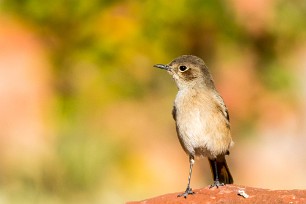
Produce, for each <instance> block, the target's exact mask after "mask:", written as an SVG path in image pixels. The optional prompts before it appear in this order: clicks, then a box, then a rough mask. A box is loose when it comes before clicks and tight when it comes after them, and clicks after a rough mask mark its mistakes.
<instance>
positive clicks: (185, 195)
mask: <svg viewBox="0 0 306 204" xmlns="http://www.w3.org/2000/svg"><path fill="white" fill-rule="evenodd" d="M189 163H190V168H189V176H188V184H187V188H186V190H185V192H184V193H182V194H179V195H177V197H181V196H184V198H186V197H187V196H188V195H189V194H194V192H193V191H192V188H190V180H191V174H192V167H193V164H194V157H193V156H190V157H189Z"/></svg>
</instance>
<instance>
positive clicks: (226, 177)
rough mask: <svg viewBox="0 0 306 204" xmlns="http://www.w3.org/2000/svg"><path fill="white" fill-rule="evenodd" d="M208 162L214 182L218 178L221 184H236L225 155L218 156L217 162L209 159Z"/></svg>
mask: <svg viewBox="0 0 306 204" xmlns="http://www.w3.org/2000/svg"><path fill="white" fill-rule="evenodd" d="M208 161H209V164H210V169H211V172H212V174H213V177H214V181H216V178H218V179H219V181H220V183H224V184H232V183H234V179H233V177H232V175H231V172H230V170H229V168H228V166H227V163H226V160H225V155H221V156H218V157H217V159H215V160H211V159H208Z"/></svg>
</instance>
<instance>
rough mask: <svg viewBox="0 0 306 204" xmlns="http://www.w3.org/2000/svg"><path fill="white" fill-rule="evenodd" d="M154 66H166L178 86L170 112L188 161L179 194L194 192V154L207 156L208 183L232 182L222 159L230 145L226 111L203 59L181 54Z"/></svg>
mask: <svg viewBox="0 0 306 204" xmlns="http://www.w3.org/2000/svg"><path fill="white" fill-rule="evenodd" d="M154 67H157V68H160V69H164V70H167V71H168V73H169V74H170V75H172V77H173V79H174V81H175V82H176V85H177V87H178V93H177V95H176V98H175V101H174V107H173V111H172V115H173V118H174V120H175V123H176V131H177V135H178V138H179V141H180V143H181V145H182V147H183V149H184V151H185V152H186V153H187V154H188V155H189V162H190V171H189V177H188V185H187V188H186V191H185V192H184V193H183V194H179V195H178V196H179V197H180V196H184V197H185V198H186V197H187V196H188V194H194V192H193V191H192V189H191V187H190V179H191V174H192V167H193V164H194V158H195V157H207V158H208V161H209V164H210V167H211V171H212V174H213V179H214V183H213V184H212V185H211V186H210V187H217V188H218V187H219V186H223V185H225V184H232V183H233V178H232V175H231V173H230V171H229V168H228V166H227V163H226V160H225V155H229V148H230V147H231V146H232V145H233V141H232V137H231V133H230V123H229V115H228V111H227V108H226V106H225V104H224V101H223V99H222V98H221V96H220V95H219V93H218V92H217V90H216V88H215V85H214V82H213V79H212V76H211V74H210V73H209V71H208V68H207V67H206V65H205V63H204V61H203V60H202V59H200V58H198V57H196V56H193V55H182V56H180V57H178V58H176V59H174V60H173V61H172V62H170V63H169V64H167V65H164V64H156V65H154Z"/></svg>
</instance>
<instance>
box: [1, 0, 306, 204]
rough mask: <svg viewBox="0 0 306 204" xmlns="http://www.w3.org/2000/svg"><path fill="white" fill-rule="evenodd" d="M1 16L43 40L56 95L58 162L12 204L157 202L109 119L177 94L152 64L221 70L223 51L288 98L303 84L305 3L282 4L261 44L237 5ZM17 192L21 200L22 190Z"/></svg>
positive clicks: (6, 5) (19, 4)
mask: <svg viewBox="0 0 306 204" xmlns="http://www.w3.org/2000/svg"><path fill="white" fill-rule="evenodd" d="M0 8H1V12H2V13H3V14H6V15H11V16H14V17H15V18H18V19H19V20H20V21H22V22H24V23H25V24H27V25H30V26H31V28H32V29H33V32H35V33H37V34H38V35H39V36H40V38H41V41H42V42H43V43H44V46H45V48H46V50H47V51H48V55H49V56H50V62H51V63H52V65H53V67H52V71H53V74H54V77H53V78H54V84H53V85H54V87H53V89H54V92H55V93H56V107H55V111H56V113H55V115H56V119H55V120H56V127H57V130H56V134H57V136H56V144H55V148H54V149H55V155H56V156H55V159H54V161H50V162H46V164H44V165H43V167H42V170H41V172H40V173H39V174H38V175H36V177H33V176H32V175H30V176H29V175H27V174H26V175H23V173H22V172H21V173H20V174H21V175H20V177H21V178H20V179H19V180H21V183H19V184H18V185H22V187H20V188H19V187H18V188H17V189H19V190H17V194H19V196H17V197H15V198H12V200H11V201H12V202H11V203H46V202H45V201H46V200H50V203H67V202H71V203H89V202H91V203H100V202H101V200H102V201H103V202H106V201H110V200H111V199H114V202H123V201H126V200H127V199H131V198H135V197H133V196H135V195H138V196H139V195H140V196H144V195H147V194H145V193H144V192H143V191H145V190H141V188H142V182H143V180H147V179H149V178H148V177H149V176H148V175H149V174H146V173H141V170H140V169H139V165H138V167H137V165H136V164H137V163H138V162H139V163H140V162H141V158H139V159H137V152H135V150H134V149H133V142H132V141H130V140H129V136H127V137H124V138H120V139H119V138H117V137H116V135H114V133H112V132H111V131H110V130H108V129H107V128H106V127H105V126H104V124H103V120H102V119H101V118H100V116H101V115H104V114H105V111H107V110H108V108H109V107H111V106H112V105H113V104H115V103H119V102H120V101H122V100H126V101H133V100H136V101H137V100H140V101H141V100H144V99H145V98H146V97H150V96H151V95H152V96H163V93H164V92H167V91H168V90H169V88H168V87H169V86H174V85H173V84H172V82H171V81H170V80H164V79H165V78H166V76H165V77H164V78H163V76H161V75H159V74H157V73H156V72H154V71H155V70H153V69H151V66H152V64H154V63H159V62H165V63H166V62H168V61H170V60H171V59H172V58H173V57H176V56H178V55H181V54H185V53H190V54H194V55H199V56H201V57H203V58H204V60H205V61H206V62H208V64H213V63H214V61H215V60H218V59H219V58H218V56H217V55H218V52H219V50H220V47H225V48H226V49H227V48H228V47H230V49H234V50H235V49H236V50H239V51H241V52H244V50H251V53H252V54H253V55H254V56H255V57H256V59H257V60H258V66H256V67H257V70H256V71H257V73H256V74H258V77H259V79H261V80H262V81H261V82H262V83H263V85H264V87H265V88H266V89H267V90H272V91H274V90H280V91H282V90H286V91H287V90H288V89H291V88H292V86H293V83H292V82H293V81H294V76H293V75H292V74H291V72H290V70H289V69H288V68H287V67H286V65H281V64H282V59H283V57H284V56H286V55H287V54H289V53H290V52H291V51H292V49H294V48H295V46H296V45H297V44H299V41H300V39H304V38H305V35H306V26H305V19H306V3H305V1H285V0H280V1H277V6H276V7H275V8H274V9H275V11H274V12H276V14H275V19H274V20H273V21H272V23H270V24H269V25H266V26H265V27H264V28H263V29H262V30H261V32H260V33H259V34H254V33H252V32H250V30H248V29H247V27H246V26H245V25H243V24H241V23H239V22H238V21H237V20H236V16H235V11H234V9H233V7H232V6H231V4H230V3H229V2H227V3H225V1H221V0H207V1H198V0H191V1H187V0H177V1H175V2H170V1H160V0H157V1H149V0H146V1H107V0H106V1H101V0H92V1H84V0H64V1H63V0H53V1H49V2H45V1H41V0H2V1H1V2H0ZM229 55H230V54H229ZM224 57H228V56H224ZM171 90H173V89H171ZM153 98H154V97H153ZM128 117H133V116H128ZM249 121H253V120H252V119H251V120H250V119H249V118H247V119H245V121H244V123H243V122H242V123H241V124H242V125H241V126H244V125H243V124H248V126H249ZM116 122H118V124H119V126H120V121H116ZM250 126H251V125H250ZM119 128H120V127H119ZM241 129H243V128H241ZM135 158H136V159H135ZM133 163H135V165H133ZM110 172H111V173H110ZM121 174H124V175H122V177H120V175H121ZM118 176H119V178H118ZM115 177H117V178H115ZM11 180H12V181H15V180H14V179H13V178H12V179H11ZM15 182H16V181H15ZM4 188H5V187H4V184H2V187H1V189H4ZM113 188H118V189H117V190H118V191H121V192H122V193H121V194H120V193H118V195H117V193H116V191H117V190H116V189H115V190H111V189H113ZM128 188H131V189H134V190H135V189H138V190H135V191H136V193H135V192H134V194H133V193H132V192H133V190H129V189H128ZM97 189H103V190H104V192H105V193H102V194H101V191H100V190H97ZM7 191H8V194H9V195H14V192H15V189H14V188H12V189H8V190H7ZM37 192H38V194H39V196H37V195H35V194H36V193H37ZM76 194H79V195H78V196H76ZM96 194H101V195H100V197H102V198H100V197H97V196H95V195H96ZM31 197H32V198H31ZM33 197H35V199H36V201H35V199H33ZM23 198H26V199H25V200H26V201H25V200H23ZM78 198H79V199H78ZM27 200H29V202H27ZM33 200H34V202H31V201H33ZM47 203H48V202H47Z"/></svg>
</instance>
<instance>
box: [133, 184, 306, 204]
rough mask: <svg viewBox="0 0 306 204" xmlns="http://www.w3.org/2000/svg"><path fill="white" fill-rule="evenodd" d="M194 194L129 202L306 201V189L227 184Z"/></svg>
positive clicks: (154, 203)
mask: <svg viewBox="0 0 306 204" xmlns="http://www.w3.org/2000/svg"><path fill="white" fill-rule="evenodd" d="M239 190H244V192H245V193H246V194H247V195H249V197H248V198H244V197H242V196H240V195H238V191H239ZM194 192H195V194H194V195H189V196H188V197H187V198H184V197H177V195H178V194H179V193H180V192H177V193H170V194H165V195H161V196H157V197H155V198H150V199H147V200H143V201H139V202H128V204H138V203H139V204H144V203H145V204H157V203H167V204H171V203H176V204H179V203H184V204H188V203H193V204H194V203H197V204H201V203H202V204H204V203H235V204H239V203H252V204H254V203H260V204H262V203H287V204H291V203H292V204H293V203H306V190H268V189H261V188H252V187H246V186H239V185H226V186H222V187H219V188H212V189H209V187H206V188H202V189H197V190H194Z"/></svg>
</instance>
